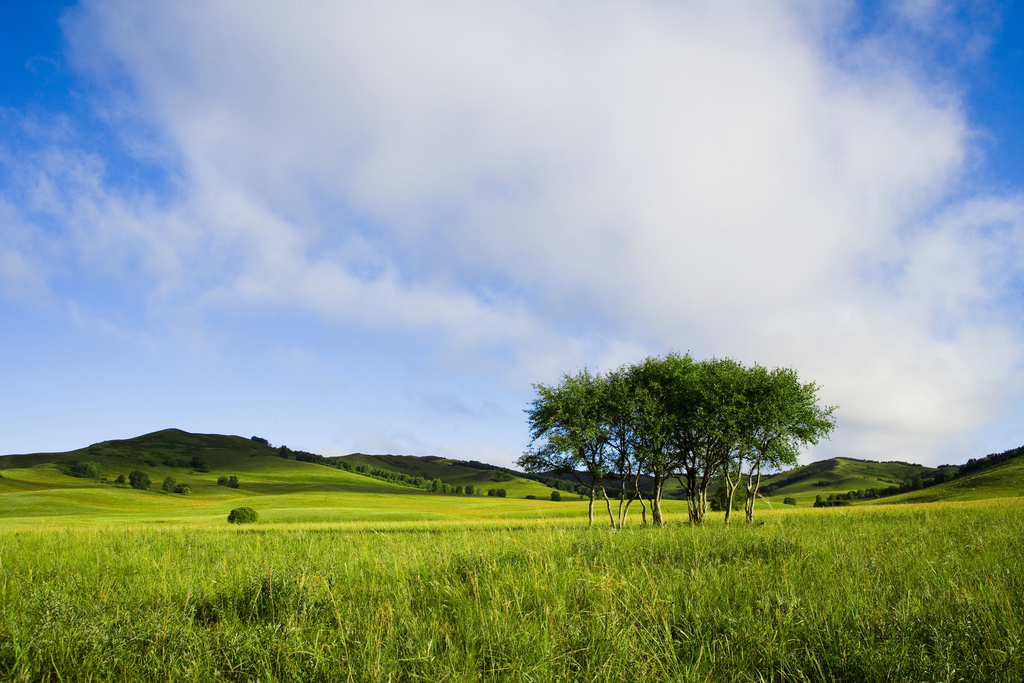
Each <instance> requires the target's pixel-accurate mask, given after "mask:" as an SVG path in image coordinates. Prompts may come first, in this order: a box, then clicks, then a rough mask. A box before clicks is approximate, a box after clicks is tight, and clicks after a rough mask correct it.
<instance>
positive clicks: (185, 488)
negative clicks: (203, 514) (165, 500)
mask: <svg viewBox="0 0 1024 683" xmlns="http://www.w3.org/2000/svg"><path fill="white" fill-rule="evenodd" d="M174 492H175V493H180V494H182V495H183V496H187V495H188V494H190V493H192V489H191V488H190V487H189V485H188V484H178V485H177V486H175V487H174Z"/></svg>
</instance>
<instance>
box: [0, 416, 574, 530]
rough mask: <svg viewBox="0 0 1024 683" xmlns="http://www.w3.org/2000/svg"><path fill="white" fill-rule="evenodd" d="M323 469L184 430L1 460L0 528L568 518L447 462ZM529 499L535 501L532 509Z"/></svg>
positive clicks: (524, 487) (523, 491)
mask: <svg viewBox="0 0 1024 683" xmlns="http://www.w3.org/2000/svg"><path fill="white" fill-rule="evenodd" d="M292 455H293V456H294V453H293V454H292ZM307 455H308V454H307ZM320 460H321V461H322V463H323V464H319V463H314V462H303V461H301V460H297V459H293V458H286V457H281V450H280V449H278V448H272V447H271V446H269V445H267V444H265V443H261V442H259V441H256V440H253V439H246V438H243V437H239V436H224V435H218V434H190V433H188V432H184V431H181V430H178V429H166V430H162V431H159V432H154V433H152V434H146V435H144V436H140V437H136V438H133V439H124V440H115V441H104V442H101V443H97V444H93V445H91V446H88V447H86V448H81V449H78V450H74V451H68V452H64V453H35V454H24V455H6V456H0V500H2V504H0V520H4V521H5V522H8V523H14V522H28V523H31V522H33V521H37V520H43V519H49V518H55V517H57V518H67V517H69V516H71V517H76V518H79V519H80V520H82V521H87V522H91V521H95V522H109V521H146V520H149V521H153V520H156V521H168V522H181V521H208V522H214V521H216V522H217V523H222V522H223V520H224V518H225V516H226V515H227V513H228V512H229V511H230V510H231V509H232V508H234V507H240V506H243V505H245V506H250V507H254V508H256V509H257V510H258V511H259V512H260V515H261V519H262V520H265V521H271V522H273V521H339V520H341V521H343V520H378V519H379V520H392V519H412V520H417V519H419V520H429V519H448V520H451V519H458V518H460V517H462V518H466V519H480V518H487V517H494V518H500V517H502V516H503V515H504V516H508V515H512V516H522V515H531V516H532V515H537V514H540V515H542V516H543V515H546V514H553V515H562V514H567V513H569V512H570V511H569V509H568V508H569V504H568V501H567V502H566V503H562V504H558V503H552V502H551V501H550V490H551V489H548V488H547V487H545V486H544V485H542V484H540V483H538V482H536V481H531V480H528V479H520V478H517V477H511V478H510V479H508V480H506V481H501V482H496V481H494V479H495V475H494V474H493V473H492V472H489V471H481V470H476V469H473V468H469V467H460V466H458V465H456V464H455V463H454V461H448V460H443V459H441V458H431V457H427V458H413V457H411V456H366V455H359V454H356V455H353V456H342V457H341V458H321V459H320ZM81 463H95V464H96V465H98V466H99V468H100V471H99V472H98V474H97V476H89V477H78V476H72V475H71V473H70V472H71V471H72V469H73V468H74V467H75V466H76V465H78V464H81ZM343 463H348V464H349V466H350V467H351V468H352V471H349V470H348V469H346V468H345V467H344V465H343ZM360 463H366V464H368V463H373V466H374V467H384V466H389V467H390V468H392V469H395V463H403V464H404V466H405V469H406V471H411V470H413V469H415V471H417V472H420V473H422V474H423V476H426V474H430V475H431V478H432V479H433V478H439V479H442V480H443V481H444V482H446V483H449V484H452V485H459V484H462V485H463V486H464V485H465V483H473V484H474V486H479V487H480V488H482V489H483V493H484V494H486V489H487V488H504V489H506V491H507V492H508V496H509V497H508V498H490V497H488V496H486V495H482V496H481V495H475V496H469V495H459V494H444V493H436V492H429V491H425V490H422V489H418V488H412V487H410V486H403V485H400V484H397V483H392V482H388V481H382V480H381V479H379V478H374V477H371V476H365V475H364V474H361V473H359V472H357V471H355V469H356V468H355V467H353V465H357V464H360ZM135 470H140V471H144V472H145V473H146V474H147V475H148V476H149V478H150V480H151V482H152V484H151V487H150V488H149V489H148V490H136V489H133V488H131V487H130V486H129V485H127V484H119V483H117V480H118V477H119V476H120V475H124V476H125V477H127V476H128V475H129V474H130V473H131V472H132V471H135ZM395 471H398V470H397V469H395ZM230 476H236V477H238V480H239V487H238V488H229V487H227V486H220V485H218V484H217V481H218V479H219V478H221V477H230ZM166 477H171V478H173V479H174V480H175V483H176V484H185V485H187V486H189V487H190V488H191V492H190V493H189V494H188V495H183V494H176V493H170V492H167V491H164V490H162V489H161V484H162V482H163V481H164V479H165V478H166ZM527 495H534V496H536V498H537V500H527V499H526V496H527ZM572 507H578V506H572Z"/></svg>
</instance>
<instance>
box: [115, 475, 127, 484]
mask: <svg viewBox="0 0 1024 683" xmlns="http://www.w3.org/2000/svg"><path fill="white" fill-rule="evenodd" d="M114 483H115V484H127V483H128V479H127V478H126V477H125V476H124V475H123V474H119V475H117V479H115V480H114Z"/></svg>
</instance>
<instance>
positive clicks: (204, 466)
mask: <svg viewBox="0 0 1024 683" xmlns="http://www.w3.org/2000/svg"><path fill="white" fill-rule="evenodd" d="M190 464H191V465H192V469H194V470H195V471H196V472H209V471H210V465H209V464H208V463H207V462H206V458H204V457H202V456H201V455H194V456H192V460H191V461H190Z"/></svg>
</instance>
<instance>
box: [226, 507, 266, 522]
mask: <svg viewBox="0 0 1024 683" xmlns="http://www.w3.org/2000/svg"><path fill="white" fill-rule="evenodd" d="M259 518H260V516H259V515H258V514H256V511H255V510H253V509H252V508H235V509H234V510H232V511H231V514H229V515H228V521H229V522H231V523H232V524H252V523H253V522H255V521H256V520H258V519H259Z"/></svg>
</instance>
